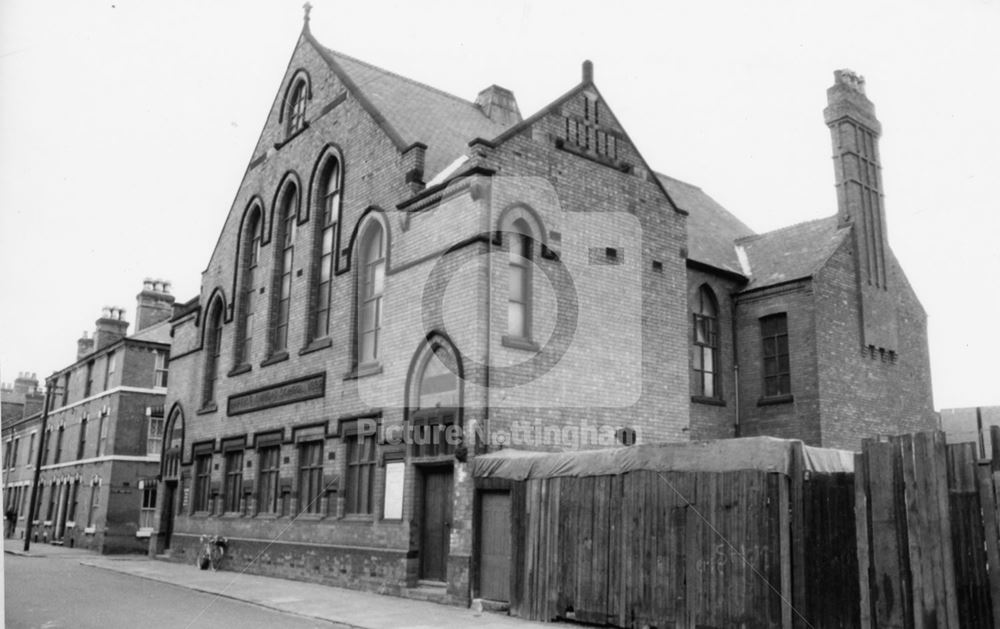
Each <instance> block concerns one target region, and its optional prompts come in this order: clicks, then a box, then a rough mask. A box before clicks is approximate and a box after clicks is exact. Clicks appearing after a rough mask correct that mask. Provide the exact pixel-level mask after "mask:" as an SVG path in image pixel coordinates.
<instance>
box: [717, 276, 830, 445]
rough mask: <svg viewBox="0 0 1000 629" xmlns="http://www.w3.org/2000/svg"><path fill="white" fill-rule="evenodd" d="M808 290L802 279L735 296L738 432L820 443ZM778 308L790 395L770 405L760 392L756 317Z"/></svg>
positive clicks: (760, 360) (813, 329)
mask: <svg viewBox="0 0 1000 629" xmlns="http://www.w3.org/2000/svg"><path fill="white" fill-rule="evenodd" d="M813 291H814V287H813V285H812V282H810V281H809V280H801V281H798V282H793V283H791V284H784V285H779V286H774V287H771V288H766V289H762V290H758V291H753V292H750V293H743V294H742V295H740V296H739V297H738V298H737V318H736V336H737V343H738V352H739V362H740V371H739V378H740V435H741V436H745V437H749V436H754V435H769V436H772V437H781V438H786V439H802V440H803V441H805V442H806V443H807V444H809V445H821V442H822V434H821V431H820V422H819V416H820V400H819V381H818V377H817V375H818V374H817V366H816V353H817V348H816V319H815V311H814V308H815V302H814V295H813ZM782 312H783V313H787V315H788V349H789V359H790V363H791V390H792V394H791V396H790V398H786V399H785V400H784V401H782V402H780V403H769V402H770V401H769V400H767V399H766V398H765V396H764V374H763V356H762V344H761V331H760V319H761V317H765V316H768V315H771V314H777V313H782ZM823 445H825V444H823Z"/></svg>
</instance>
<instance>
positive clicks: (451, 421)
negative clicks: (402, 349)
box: [410, 341, 462, 457]
mask: <svg viewBox="0 0 1000 629" xmlns="http://www.w3.org/2000/svg"><path fill="white" fill-rule="evenodd" d="M424 351H425V352H426V355H425V356H422V357H421V358H420V359H419V362H418V363H417V371H416V372H415V375H416V376H417V377H416V378H415V379H414V381H415V383H416V385H415V387H414V388H413V389H412V390H411V394H410V395H411V397H410V399H411V402H410V404H411V406H412V410H411V412H410V424H411V426H412V450H411V451H412V455H413V456H415V457H426V456H439V455H452V454H454V453H455V448H456V447H457V446H458V445H460V444H461V441H462V432H461V418H460V416H459V409H460V408H461V401H460V396H461V385H462V381H461V379H460V378H459V376H458V374H459V373H460V372H459V364H458V359H457V357H456V356H455V354H454V353H453V352H452V351H450V350H449V349H448V348H447V347H446V346H445V344H444V343H442V342H440V341H437V342H432V343H431V344H430V345H429V346H427V347H426V348H425V350H424Z"/></svg>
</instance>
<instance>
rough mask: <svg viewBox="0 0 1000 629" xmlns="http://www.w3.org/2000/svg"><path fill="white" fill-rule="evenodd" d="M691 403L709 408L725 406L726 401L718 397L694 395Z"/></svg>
mask: <svg viewBox="0 0 1000 629" xmlns="http://www.w3.org/2000/svg"><path fill="white" fill-rule="evenodd" d="M691 401H692V402H694V403H695V404H707V405H708V406H725V405H726V401H725V400H723V399H722V398H717V397H705V396H704V395H692V396H691Z"/></svg>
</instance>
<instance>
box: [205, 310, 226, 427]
mask: <svg viewBox="0 0 1000 629" xmlns="http://www.w3.org/2000/svg"><path fill="white" fill-rule="evenodd" d="M222 309H223V308H222V300H221V299H216V300H215V302H214V303H213V304H212V309H211V310H210V311H209V317H208V329H207V330H205V373H204V380H203V383H202V393H201V403H202V404H201V405H202V407H203V408H208V407H210V406H212V405H213V404H214V403H215V385H216V384H217V382H218V380H219V363H220V362H221V361H220V360H219V358H220V355H221V350H222Z"/></svg>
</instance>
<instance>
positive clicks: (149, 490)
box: [139, 481, 156, 529]
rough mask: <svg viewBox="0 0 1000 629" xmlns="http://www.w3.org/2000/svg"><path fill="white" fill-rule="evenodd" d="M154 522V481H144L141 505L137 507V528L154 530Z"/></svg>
mask: <svg viewBox="0 0 1000 629" xmlns="http://www.w3.org/2000/svg"><path fill="white" fill-rule="evenodd" d="M155 521H156V481H145V482H144V483H143V486H142V504H141V506H140V507H139V528H143V529H151V528H154V526H153V525H154V523H155Z"/></svg>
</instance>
